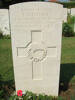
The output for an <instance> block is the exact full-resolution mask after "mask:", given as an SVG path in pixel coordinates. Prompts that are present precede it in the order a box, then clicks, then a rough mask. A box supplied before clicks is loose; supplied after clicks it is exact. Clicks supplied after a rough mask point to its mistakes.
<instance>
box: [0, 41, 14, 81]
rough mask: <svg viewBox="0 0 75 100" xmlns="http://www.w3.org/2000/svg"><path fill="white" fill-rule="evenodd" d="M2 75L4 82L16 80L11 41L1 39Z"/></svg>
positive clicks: (0, 62)
mask: <svg viewBox="0 0 75 100" xmlns="http://www.w3.org/2000/svg"><path fill="white" fill-rule="evenodd" d="M0 75H1V76H2V78H3V80H4V81H10V80H14V74H13V64H12V52H11V40H10V39H0Z"/></svg>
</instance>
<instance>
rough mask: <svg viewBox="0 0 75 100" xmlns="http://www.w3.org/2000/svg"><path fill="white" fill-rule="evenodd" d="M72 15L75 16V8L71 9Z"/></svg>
mask: <svg viewBox="0 0 75 100" xmlns="http://www.w3.org/2000/svg"><path fill="white" fill-rule="evenodd" d="M71 15H72V16H75V8H71Z"/></svg>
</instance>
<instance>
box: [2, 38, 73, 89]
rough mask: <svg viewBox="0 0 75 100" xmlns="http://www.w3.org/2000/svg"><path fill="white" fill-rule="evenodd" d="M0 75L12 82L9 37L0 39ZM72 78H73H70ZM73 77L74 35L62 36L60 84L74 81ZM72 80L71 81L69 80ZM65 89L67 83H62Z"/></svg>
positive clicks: (6, 80)
mask: <svg viewBox="0 0 75 100" xmlns="http://www.w3.org/2000/svg"><path fill="white" fill-rule="evenodd" d="M0 75H1V76H2V78H3V80H4V81H5V82H8V83H9V82H13V81H14V74H13V63H12V50H11V40H10V39H0ZM72 78H73V79H72ZM74 79H75V37H69V38H67V37H63V38H62V56H61V70H60V84H61V83H63V84H68V83H69V82H72V81H73V82H74ZM71 80H72V81H71ZM64 89H67V85H64Z"/></svg>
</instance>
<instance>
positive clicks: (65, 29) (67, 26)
mask: <svg viewBox="0 0 75 100" xmlns="http://www.w3.org/2000/svg"><path fill="white" fill-rule="evenodd" d="M62 34H63V36H65V37H71V36H74V35H75V33H74V31H73V29H72V27H71V26H70V24H68V23H63V30H62Z"/></svg>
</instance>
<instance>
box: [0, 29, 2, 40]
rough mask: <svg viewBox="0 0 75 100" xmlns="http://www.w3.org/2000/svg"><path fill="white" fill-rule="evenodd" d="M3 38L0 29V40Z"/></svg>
mask: <svg viewBox="0 0 75 100" xmlns="http://www.w3.org/2000/svg"><path fill="white" fill-rule="evenodd" d="M1 38H3V32H2V30H1V29H0V39H1Z"/></svg>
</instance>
